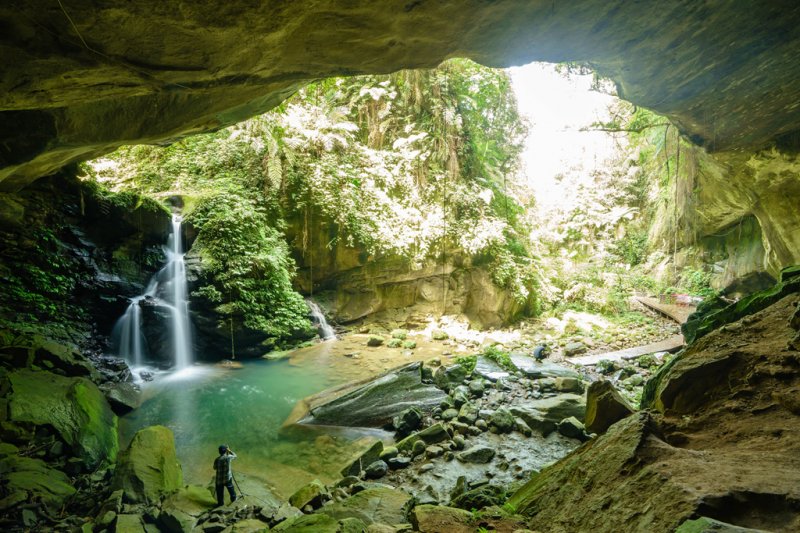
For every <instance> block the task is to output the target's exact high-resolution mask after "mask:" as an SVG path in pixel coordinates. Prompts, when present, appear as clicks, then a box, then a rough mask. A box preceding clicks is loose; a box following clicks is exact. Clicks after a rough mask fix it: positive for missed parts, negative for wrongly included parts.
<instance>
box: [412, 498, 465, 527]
mask: <svg viewBox="0 0 800 533" xmlns="http://www.w3.org/2000/svg"><path fill="white" fill-rule="evenodd" d="M410 519H411V524H412V525H413V526H414V531H420V532H422V533H441V532H443V531H447V532H448V533H473V532H474V531H475V526H474V525H473V524H472V514H471V513H470V512H469V511H465V510H463V509H456V508H453V507H444V506H439V505H417V506H416V507H414V509H413V510H412V511H411V515H410Z"/></svg>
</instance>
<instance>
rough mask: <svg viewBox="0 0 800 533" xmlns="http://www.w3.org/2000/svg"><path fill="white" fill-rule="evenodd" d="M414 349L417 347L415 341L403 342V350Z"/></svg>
mask: <svg viewBox="0 0 800 533" xmlns="http://www.w3.org/2000/svg"><path fill="white" fill-rule="evenodd" d="M416 347H417V342H416V341H403V348H405V349H406V350H413V349H414V348H416Z"/></svg>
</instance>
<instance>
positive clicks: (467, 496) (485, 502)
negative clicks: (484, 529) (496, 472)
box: [450, 485, 506, 511]
mask: <svg viewBox="0 0 800 533" xmlns="http://www.w3.org/2000/svg"><path fill="white" fill-rule="evenodd" d="M505 501H506V489H505V488H504V487H501V486H498V485H482V486H480V487H477V488H474V489H472V490H468V491H465V492H463V493H462V494H459V495H458V496H456V497H455V498H453V499H452V500H451V501H450V506H451V507H457V508H459V509H465V510H467V511H471V510H472V509H483V508H484V507H490V506H492V505H502V504H503V503H504V502H505Z"/></svg>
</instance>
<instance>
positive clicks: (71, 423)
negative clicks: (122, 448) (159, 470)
mask: <svg viewBox="0 0 800 533" xmlns="http://www.w3.org/2000/svg"><path fill="white" fill-rule="evenodd" d="M9 380H10V382H11V387H12V389H13V394H12V395H11V401H10V404H9V418H10V419H11V421H13V422H27V423H31V424H34V425H37V426H39V425H50V426H52V427H54V428H55V429H56V431H57V432H58V433H59V435H60V436H61V438H62V439H63V440H64V442H66V443H67V444H68V445H69V446H71V447H72V449H73V452H74V453H75V454H76V455H78V456H79V457H81V458H82V459H83V460H84V461H85V462H86V465H87V466H88V467H89V468H95V467H97V466H98V465H100V464H101V463H103V462H104V461H109V462H113V461H114V460H115V459H116V456H117V452H118V450H119V441H118V438H117V417H116V415H114V413H113V412H112V411H111V407H110V406H109V405H108V402H107V401H106V399H105V397H104V396H103V393H102V392H100V390H99V389H98V388H97V386H96V385H95V384H94V383H92V382H91V381H89V380H87V379H84V378H65V377H62V376H58V375H56V374H51V373H49V372H34V371H30V370H20V371H18V372H14V373H12V374H10V375H9Z"/></svg>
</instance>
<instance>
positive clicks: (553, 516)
mask: <svg viewBox="0 0 800 533" xmlns="http://www.w3.org/2000/svg"><path fill="white" fill-rule="evenodd" d="M798 300H800V296H798V294H793V295H789V296H786V297H784V298H783V299H781V300H779V301H778V302H777V303H774V304H773V305H771V306H769V307H767V308H765V309H764V310H762V311H759V312H756V313H754V314H752V315H748V316H745V317H744V318H742V319H741V320H740V321H738V322H736V323H734V324H732V325H733V326H735V327H731V328H728V329H727V330H726V329H725V328H721V329H719V330H717V331H714V332H711V333H709V334H707V335H706V336H705V337H703V338H702V339H701V340H699V341H697V342H695V343H694V344H693V345H692V346H690V347H689V348H688V349H687V350H685V351H684V352H683V353H682V354H681V355H679V356H678V357H677V358H676V359H675V360H673V361H672V363H670V364H668V365H665V367H663V368H662V370H661V371H660V372H659V375H658V376H657V377H656V378H655V379H654V380H652V382H653V384H654V386H653V387H652V391H653V392H652V394H651V395H650V396H649V397H648V399H647V401H648V402H649V403H647V406H650V407H651V408H654V409H655V411H651V412H641V413H636V414H633V415H631V416H628V417H627V418H624V419H622V420H621V421H619V422H617V423H616V424H614V425H612V426H610V428H609V429H608V432H607V433H606V434H604V435H602V436H600V437H598V438H597V439H594V440H592V441H591V442H589V443H587V444H586V445H584V446H583V447H582V448H580V449H579V450H578V451H576V452H575V453H573V454H571V455H569V456H568V457H567V458H566V459H564V460H563V461H561V462H560V463H558V464H556V465H554V466H552V467H549V468H547V469H545V470H543V471H542V472H541V473H540V474H538V475H534V476H533V477H532V479H531V481H530V482H529V483H528V484H527V485H526V486H525V487H523V488H522V489H520V490H519V491H518V492H517V493H516V494H514V495H513V496H512V497H511V499H510V500H509V502H510V503H511V504H512V505H514V506H515V507H516V508H517V509H518V510H520V511H521V512H522V513H523V514H526V515H528V516H531V517H533V518H532V520H531V527H532V529H537V528H541V529H546V530H551V531H581V530H585V529H600V530H609V531H611V530H616V529H619V530H623V529H633V530H647V531H673V530H674V529H675V528H677V527H678V526H680V525H681V524H682V523H683V522H684V521H686V520H690V519H692V518H693V517H694V516H697V515H704V514H707V513H712V514H713V515H714V517H715V519H716V520H719V521H722V522H726V523H729V524H732V525H733V526H735V527H739V528H753V529H762V530H767V531H787V532H788V531H794V530H796V529H797V528H798V527H800V512H799V511H798V507H797V502H798V501H800V493H798V487H800V474H798V472H800V469H798V468H797V457H798V453H800V449H799V448H798V439H797V436H798V435H800V418H798V415H797V414H796V413H795V412H793V411H792V409H791V408H790V407H791V403H790V402H786V401H782V398H786V397H787V395H786V392H787V391H796V390H798V382H799V381H800V372H798V365H799V364H800V363H798V362H799V361H800V354H799V353H798V352H797V351H796V350H794V349H791V348H789V349H787V341H788V340H790V339H791V338H792V337H793V336H794V335H795V331H794V330H793V329H792V328H791V327H790V325H789V320H788V318H789V317H791V316H792V314H793V313H794V309H795V308H794V305H795V303H796V302H797V301H798ZM712 373H716V379H713V380H712V379H710V378H709V379H706V378H705V376H710V375H711V374H712ZM690 376H695V377H698V378H699V380H698V381H695V380H693V379H689V377H690ZM690 407H691V411H687V409H689V408H690ZM689 412H691V414H690V415H689V414H687V413H689ZM767 441H768V442H769V452H768V453H765V448H764V443H765V442H767ZM621 471H626V472H627V475H626V476H624V478H623V477H621V476H620V475H619V473H620V472H621ZM578 472H580V474H579V475H580V478H581V479H583V480H584V482H583V485H582V486H578V485H574V484H571V483H569V482H568V481H567V480H568V479H574V478H572V477H571V476H575V475H578ZM583 487H588V489H584V488H583ZM643 494H647V495H653V496H652V497H650V498H648V499H647V502H648V506H649V509H650V511H649V512H648V513H641V509H642V495H643ZM574 498H580V500H581V502H582V504H581V506H580V507H579V509H580V512H571V513H568V514H564V513H560V512H559V509H561V508H562V506H563V505H565V504H566V502H568V501H575V500H574ZM596 508H606V509H607V510H606V511H604V512H603V513H601V514H598V513H596V512H593V511H591V509H596ZM687 527H688V526H687ZM703 527H705V526H703ZM688 530H689V531H692V529H688ZM699 530H700V531H704V530H705V529H702V528H701V529H699ZM712 530H713V529H712ZM723 531H724V529H723Z"/></svg>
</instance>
